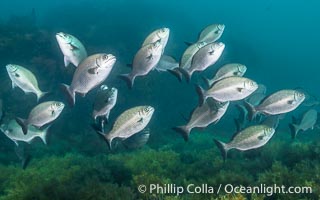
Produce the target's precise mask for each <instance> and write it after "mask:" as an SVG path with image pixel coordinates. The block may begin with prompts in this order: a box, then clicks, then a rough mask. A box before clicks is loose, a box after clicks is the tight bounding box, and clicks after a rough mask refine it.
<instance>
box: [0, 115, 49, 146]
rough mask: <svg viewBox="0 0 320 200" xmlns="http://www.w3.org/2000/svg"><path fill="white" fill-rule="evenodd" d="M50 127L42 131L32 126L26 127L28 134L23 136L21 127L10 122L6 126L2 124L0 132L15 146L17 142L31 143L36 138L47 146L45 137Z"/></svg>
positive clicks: (14, 122) (13, 121)
mask: <svg viewBox="0 0 320 200" xmlns="http://www.w3.org/2000/svg"><path fill="white" fill-rule="evenodd" d="M49 127H50V126H48V127H47V128H45V129H44V130H40V129H37V128H35V127H33V126H30V127H28V134H27V135H25V134H23V131H22V130H21V126H19V124H18V123H17V122H16V121H15V120H10V121H9V122H8V124H2V125H1V126H0V130H1V131H2V132H3V133H4V134H5V135H6V136H7V137H8V138H9V139H10V140H12V141H13V142H14V143H15V144H16V145H17V146H18V142H19V141H22V142H27V143H29V144H30V143H31V142H32V141H33V140H34V139H35V138H36V137H39V138H40V139H41V140H42V141H43V143H45V144H47V141H46V136H47V132H48V129H49Z"/></svg>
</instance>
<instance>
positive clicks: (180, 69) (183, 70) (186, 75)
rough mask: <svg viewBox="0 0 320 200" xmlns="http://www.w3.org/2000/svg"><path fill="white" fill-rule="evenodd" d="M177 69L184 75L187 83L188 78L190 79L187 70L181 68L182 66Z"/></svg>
mask: <svg viewBox="0 0 320 200" xmlns="http://www.w3.org/2000/svg"><path fill="white" fill-rule="evenodd" d="M179 71H180V72H181V73H182V74H183V76H184V77H186V80H187V82H188V83H189V82H190V80H191V75H190V73H189V72H188V71H187V70H185V69H183V68H179Z"/></svg>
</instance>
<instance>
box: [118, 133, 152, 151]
mask: <svg viewBox="0 0 320 200" xmlns="http://www.w3.org/2000/svg"><path fill="white" fill-rule="evenodd" d="M149 138H150V130H149V129H148V128H146V129H144V130H142V131H141V132H139V133H137V134H134V135H133V136H131V137H129V138H127V139H125V140H123V141H122V144H123V145H124V146H125V147H126V148H128V149H138V148H141V147H143V146H144V145H145V144H146V143H147V142H148V140H149Z"/></svg>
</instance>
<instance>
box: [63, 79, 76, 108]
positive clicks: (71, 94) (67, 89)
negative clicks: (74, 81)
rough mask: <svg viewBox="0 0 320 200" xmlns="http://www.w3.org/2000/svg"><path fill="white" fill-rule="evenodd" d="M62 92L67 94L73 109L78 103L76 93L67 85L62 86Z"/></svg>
mask: <svg viewBox="0 0 320 200" xmlns="http://www.w3.org/2000/svg"><path fill="white" fill-rule="evenodd" d="M61 90H62V91H63V93H64V94H66V96H67V100H68V103H69V105H70V106H71V107H73V106H74V104H75V103H76V99H75V98H76V93H75V92H74V91H71V90H70V86H68V85H66V84H61Z"/></svg>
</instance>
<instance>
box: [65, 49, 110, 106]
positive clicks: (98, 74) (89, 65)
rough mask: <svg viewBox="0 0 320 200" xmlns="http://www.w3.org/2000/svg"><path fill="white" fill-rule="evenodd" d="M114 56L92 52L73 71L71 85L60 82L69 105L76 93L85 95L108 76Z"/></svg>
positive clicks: (72, 102)
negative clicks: (92, 53)
mask: <svg viewBox="0 0 320 200" xmlns="http://www.w3.org/2000/svg"><path fill="white" fill-rule="evenodd" d="M115 62H116V57H115V56H113V55H112V54H104V53H100V54H94V55H92V56H89V57H87V58H86V59H85V60H84V61H83V62H81V64H80V65H79V66H78V67H77V69H76V71H75V72H74V75H73V79H72V82H71V85H70V86H68V85H65V84H62V89H63V90H64V92H65V93H66V94H67V96H68V101H69V104H70V106H74V104H75V96H76V93H80V94H82V96H85V95H86V94H87V93H88V92H89V91H90V90H92V89H94V88H95V87H97V86H98V85H100V84H101V83H102V82H103V81H105V80H106V78H107V77H108V76H109V74H110V72H111V70H112V68H113V66H114V64H115Z"/></svg>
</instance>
